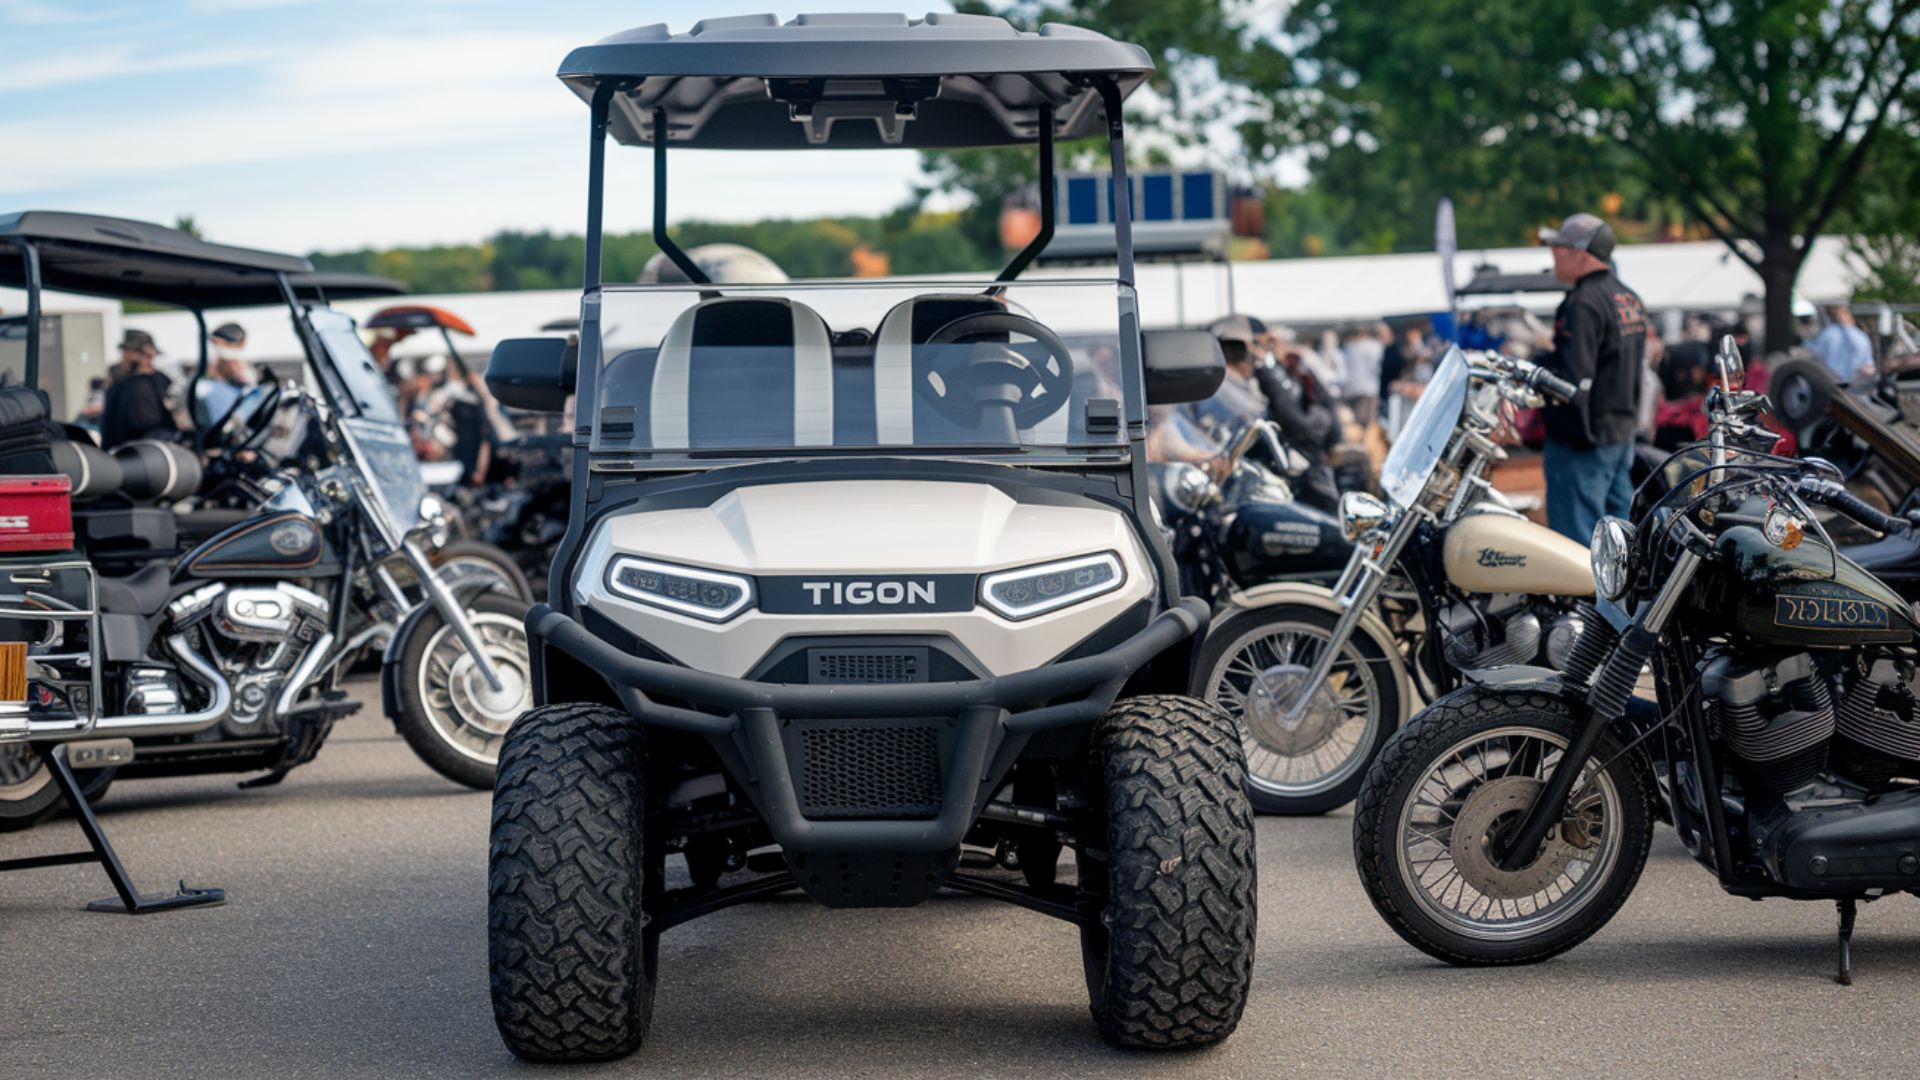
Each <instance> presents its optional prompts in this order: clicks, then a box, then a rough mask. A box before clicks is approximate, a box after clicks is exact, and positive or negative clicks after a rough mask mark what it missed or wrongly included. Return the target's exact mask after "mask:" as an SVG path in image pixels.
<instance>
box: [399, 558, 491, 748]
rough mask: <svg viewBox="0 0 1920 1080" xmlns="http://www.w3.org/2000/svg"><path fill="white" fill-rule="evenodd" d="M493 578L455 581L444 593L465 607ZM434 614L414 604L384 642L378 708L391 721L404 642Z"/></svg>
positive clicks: (429, 608)
mask: <svg viewBox="0 0 1920 1080" xmlns="http://www.w3.org/2000/svg"><path fill="white" fill-rule="evenodd" d="M493 583H494V579H492V578H477V577H468V578H455V579H454V580H452V581H449V582H447V583H446V584H447V590H448V591H449V592H451V593H453V598H454V600H455V601H457V602H459V603H460V604H463V605H464V604H466V603H467V602H468V601H470V600H472V599H473V598H474V597H476V596H478V595H480V594H481V593H483V592H486V591H487V590H488V589H490V588H492V587H493ZM432 611H433V605H432V604H430V603H421V604H416V605H414V607H413V610H411V611H409V612H407V613H406V614H405V615H404V616H402V617H401V619H400V625H399V626H397V627H395V628H394V630H393V636H392V637H390V638H388V639H387V648H386V651H385V652H384V653H382V654H381V657H380V708H381V710H382V711H383V712H385V713H386V715H387V719H389V720H391V719H393V718H394V717H396V716H398V715H400V677H401V674H402V672H401V671H400V657H401V656H402V655H404V654H405V653H406V650H407V642H408V641H410V640H412V638H413V635H414V634H415V633H417V632H419V629H420V623H421V622H422V621H423V620H425V619H426V617H427V615H428V614H430V613H431V612H432Z"/></svg>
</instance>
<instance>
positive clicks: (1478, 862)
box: [1451, 776, 1591, 900]
mask: <svg viewBox="0 0 1920 1080" xmlns="http://www.w3.org/2000/svg"><path fill="white" fill-rule="evenodd" d="M1545 786H1546V785H1545V784H1544V783H1543V782H1542V781H1539V780H1536V779H1534V778H1533V777H1531V776H1503V777H1500V778H1499V779H1497V780H1489V781H1487V782H1486V783H1484V784H1481V785H1480V786H1479V787H1477V788H1475V789H1474V790H1473V794H1471V795H1468V796H1467V801H1466V804H1465V805H1463V806H1462V807H1461V808H1460V815H1459V817H1457V818H1455V819H1454V822H1453V843H1452V845H1451V846H1452V853H1453V865H1454V867H1455V869H1456V870H1458V871H1459V873H1460V876H1461V877H1462V878H1464V879H1465V880H1466V882H1467V884H1468V885H1471V886H1472V887H1473V888H1474V889H1476V890H1477V891H1479V892H1480V893H1481V894H1482V895H1485V896H1488V897H1490V898H1492V899H1495V900H1520V899H1524V898H1526V897H1529V896H1536V895H1538V894H1539V893H1541V892H1542V891H1544V890H1545V889H1546V888H1547V886H1549V885H1551V884H1553V883H1554V882H1555V881H1557V880H1559V878H1560V876H1561V875H1562V874H1564V873H1565V872H1566V869H1567V865H1568V864H1569V863H1571V862H1572V861H1573V860H1574V858H1575V857H1576V855H1577V854H1578V852H1577V850H1576V849H1575V848H1574V846H1573V845H1571V844H1569V843H1567V842H1566V840H1565V839H1563V838H1562V835H1561V833H1562V830H1560V829H1555V830H1553V831H1552V832H1550V833H1548V834H1547V838H1546V840H1545V841H1543V842H1542V843H1541V845H1540V853H1539V855H1538V856H1536V857H1535V858H1534V859H1533V861H1532V862H1530V863H1528V864H1527V865H1525V866H1522V867H1521V868H1520V869H1518V870H1502V869H1500V865H1499V854H1498V853H1497V852H1496V850H1495V848H1494V844H1493V838H1494V836H1495V835H1496V834H1497V833H1499V832H1500V831H1502V830H1504V829H1505V828H1507V827H1509V826H1512V825H1513V824H1515V823H1516V821H1517V819H1518V818H1519V816H1520V815H1521V814H1524V813H1526V812H1527V810H1528V809H1529V808H1530V807H1532V806H1533V802H1534V799H1535V798H1537V797H1538V796H1539V794H1540V789H1541V788H1542V787H1545ZM1582 836H1583V838H1585V834H1584V833H1582ZM1588 842H1589V843H1591V840H1589V841H1588Z"/></svg>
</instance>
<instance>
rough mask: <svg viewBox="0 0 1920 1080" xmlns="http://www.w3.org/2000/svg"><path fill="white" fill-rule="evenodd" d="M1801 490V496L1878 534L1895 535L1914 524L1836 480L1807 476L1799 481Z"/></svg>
mask: <svg viewBox="0 0 1920 1080" xmlns="http://www.w3.org/2000/svg"><path fill="white" fill-rule="evenodd" d="M1799 492H1800V495H1801V497H1802V498H1805V499H1807V500H1809V501H1811V502H1817V503H1820V504H1821V505H1823V506H1827V507H1830V508H1832V509H1833V510H1835V511H1838V512H1839V513H1842V514H1845V515H1846V516H1848V517H1850V518H1852V519H1853V520H1855V521H1857V522H1859V523H1860V524H1862V525H1865V526H1866V527H1867V528H1869V529H1872V530H1873V531H1874V532H1877V533H1884V534H1886V535H1888V536H1896V535H1899V534H1901V533H1905V532H1906V531H1908V530H1909V529H1911V528H1912V527H1913V525H1912V523H1910V522H1908V521H1907V519H1905V518H1901V517H1895V516H1893V515H1892V514H1883V513H1881V512H1880V511H1879V510H1878V509H1876V508H1875V507H1873V506H1872V505H1871V504H1869V503H1867V502H1866V501H1864V500H1863V499H1861V498H1860V497H1859V496H1858V495H1855V494H1854V493H1853V492H1851V491H1848V490H1847V489H1846V488H1844V487H1841V486H1840V483H1839V481H1836V480H1817V479H1815V478H1813V477H1806V478H1804V479H1802V480H1801V481H1800V486H1799Z"/></svg>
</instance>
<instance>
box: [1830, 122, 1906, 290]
mask: <svg viewBox="0 0 1920 1080" xmlns="http://www.w3.org/2000/svg"><path fill="white" fill-rule="evenodd" d="M1859 186H1860V194H1859V198H1858V199H1857V200H1855V204H1854V205H1853V206H1852V207H1850V208H1849V212H1848V213H1846V214H1845V215H1844V216H1843V217H1842V218H1841V219H1840V229H1841V231H1842V232H1845V233H1846V234H1847V236H1848V240H1847V256H1848V258H1849V259H1850V260H1851V261H1852V262H1853V264H1854V266H1855V267H1856V268H1857V269H1858V270H1859V271H1860V282H1859V287H1858V288H1857V289H1856V290H1855V291H1854V294H1853V295H1854V299H1856V300H1886V301H1889V302H1892V303H1906V304H1911V303H1920V199H1915V198H1914V193H1915V192H1917V191H1920V139H1916V138H1912V137H1906V138H1899V139H1892V140H1890V141H1888V142H1887V143H1886V144H1885V145H1884V146H1883V147H1882V148H1881V151H1880V153H1879V154H1877V155H1875V157H1874V160H1873V161H1872V162H1870V163H1869V164H1868V165H1867V167H1866V168H1865V169H1864V170H1863V171H1862V173H1861V176H1860V180H1859Z"/></svg>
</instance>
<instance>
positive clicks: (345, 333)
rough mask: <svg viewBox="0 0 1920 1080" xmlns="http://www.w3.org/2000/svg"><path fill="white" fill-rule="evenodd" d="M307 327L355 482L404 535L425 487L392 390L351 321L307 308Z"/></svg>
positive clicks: (416, 513) (417, 517)
mask: <svg viewBox="0 0 1920 1080" xmlns="http://www.w3.org/2000/svg"><path fill="white" fill-rule="evenodd" d="M307 323H308V325H309V326H311V327H313V332H314V336H315V337H317V338H319V339H320V344H321V347H322V351H323V352H324V354H325V355H324V356H323V357H321V362H322V363H324V364H326V365H327V366H328V368H329V369H330V373H331V374H332V376H333V381H334V385H335V393H334V397H335V399H336V404H337V405H338V406H339V409H340V415H339V417H338V418H337V420H338V423H339V425H340V427H341V429H342V431H343V432H344V433H345V434H346V435H347V436H348V438H349V440H350V441H351V444H352V450H353V457H354V461H355V463H356V464H357V465H358V467H359V470H360V473H361V476H360V480H361V482H362V483H363V484H365V485H366V487H367V489H368V490H369V491H370V492H372V493H373V496H374V497H375V498H376V499H378V500H379V501H380V509H382V510H384V511H385V512H386V516H387V518H388V520H389V521H391V522H392V523H393V526H394V529H395V531H396V532H397V533H401V534H404V533H406V532H407V531H409V530H411V529H412V528H413V527H414V526H415V525H417V524H418V523H419V521H420V500H421V498H422V497H423V496H425V495H426V485H425V483H424V482H422V480H421V477H420V461H419V459H418V458H417V457H415V456H414V452H413V440H412V439H411V438H409V437H408V436H407V428H406V425H405V424H404V423H402V422H401V419H400V409H399V405H398V403H397V401H396V399H395V395H394V390H393V387H392V385H391V384H389V383H388V382H387V376H386V373H385V372H383V371H381V370H380V366H379V365H378V364H376V363H375V362H374V359H373V354H372V353H370V352H368V351H367V346H366V343H365V342H363V341H361V340H360V331H359V330H358V329H357V328H356V327H355V326H354V323H353V320H352V319H351V318H349V317H348V316H346V315H344V314H342V313H341V312H338V311H334V310H332V309H330V308H311V309H309V310H308V311H307ZM356 414H357V415H356Z"/></svg>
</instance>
